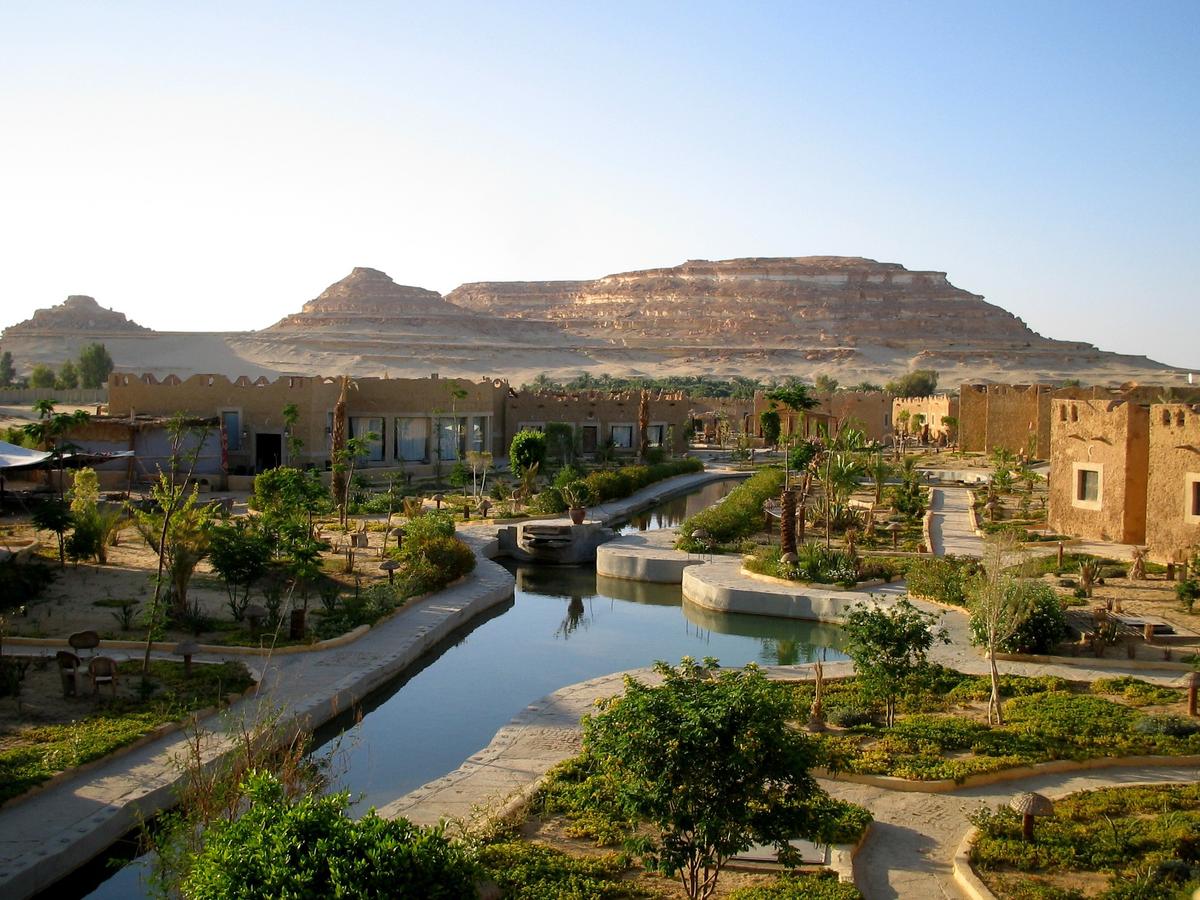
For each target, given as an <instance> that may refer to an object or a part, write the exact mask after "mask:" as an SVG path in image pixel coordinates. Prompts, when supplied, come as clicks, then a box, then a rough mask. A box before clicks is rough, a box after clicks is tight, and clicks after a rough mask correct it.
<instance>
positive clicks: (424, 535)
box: [401, 510, 454, 548]
mask: <svg viewBox="0 0 1200 900" xmlns="http://www.w3.org/2000/svg"><path fill="white" fill-rule="evenodd" d="M435 537H454V516H452V515H451V514H450V513H448V512H438V511H432V510H431V511H429V512H427V513H425V514H424V515H422V516H417V517H416V518H415V519H409V521H408V524H406V525H405V526H404V540H403V543H402V545H401V547H402V548H403V547H407V546H409V545H410V544H420V543H423V542H424V541H427V540H429V539H430V538H435Z"/></svg>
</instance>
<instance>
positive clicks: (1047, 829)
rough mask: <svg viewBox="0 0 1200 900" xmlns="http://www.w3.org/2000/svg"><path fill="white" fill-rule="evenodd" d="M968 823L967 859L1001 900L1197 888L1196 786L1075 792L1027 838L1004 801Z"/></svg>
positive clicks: (1147, 895) (1164, 893) (1176, 898)
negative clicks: (971, 831)
mask: <svg viewBox="0 0 1200 900" xmlns="http://www.w3.org/2000/svg"><path fill="white" fill-rule="evenodd" d="M973 822H974V824H975V825H976V827H977V828H978V829H979V832H978V836H977V837H976V840H975V844H974V846H973V847H972V849H971V864H972V866H974V867H975V869H976V871H978V872H979V873H980V875H981V876H982V877H983V879H984V881H985V882H986V883H987V885H988V887H990V888H991V889H992V890H993V891H994V892H995V893H996V895H997V896H998V897H1000V898H1002V900H1010V898H1011V900H1083V898H1085V897H1096V898H1104V900H1186V898H1190V897H1192V896H1193V891H1196V890H1197V889H1200V837H1198V836H1200V785H1197V784H1186V785H1155V786H1144V787H1123V788H1109V789H1104V790H1096V791H1085V792H1083V793H1079V794H1072V795H1071V796H1069V797H1064V798H1062V799H1060V800H1056V801H1054V813H1053V815H1051V816H1047V817H1044V818H1041V819H1039V820H1038V822H1037V827H1036V829H1035V832H1034V837H1033V840H1032V841H1024V840H1022V839H1021V817H1020V815H1019V814H1017V813H1015V812H1013V811H1012V810H1011V809H1008V808H1007V807H1000V808H999V809H997V810H994V811H993V810H988V809H984V810H981V811H980V812H979V813H977V814H976V815H975V816H974V817H973ZM1081 887H1082V888H1083V889H1081Z"/></svg>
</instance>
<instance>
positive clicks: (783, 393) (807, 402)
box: [767, 384, 819, 412]
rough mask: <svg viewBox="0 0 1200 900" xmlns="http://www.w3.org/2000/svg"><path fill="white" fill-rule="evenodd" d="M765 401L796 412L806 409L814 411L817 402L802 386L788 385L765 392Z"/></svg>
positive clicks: (805, 386) (804, 386) (806, 388)
mask: <svg viewBox="0 0 1200 900" xmlns="http://www.w3.org/2000/svg"><path fill="white" fill-rule="evenodd" d="M767 399H768V400H772V401H774V402H775V403H782V404H783V405H784V406H786V407H787V408H788V409H792V410H795V411H796V412H803V411H804V410H806V409H815V408H816V407H817V406H818V405H819V402H818V400H817V398H816V397H814V396H813V395H812V394H811V393H810V392H809V389H808V386H807V385H804V384H790V385H785V386H782V387H777V388H774V389H773V390H770V391H767Z"/></svg>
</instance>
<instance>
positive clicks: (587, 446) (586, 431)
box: [580, 425, 600, 453]
mask: <svg viewBox="0 0 1200 900" xmlns="http://www.w3.org/2000/svg"><path fill="white" fill-rule="evenodd" d="M599 436H600V428H599V426H596V425H584V426H583V427H582V428H581V429H580V443H581V444H582V446H581V448H580V449H581V451H582V452H583V453H595V452H596V444H597V443H598V442H599V441H598V438H599Z"/></svg>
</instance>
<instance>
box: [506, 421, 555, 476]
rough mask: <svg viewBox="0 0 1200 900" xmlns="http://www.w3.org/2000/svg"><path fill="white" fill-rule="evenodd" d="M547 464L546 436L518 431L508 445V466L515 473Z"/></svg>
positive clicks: (538, 432) (535, 432)
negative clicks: (533, 466)
mask: <svg viewBox="0 0 1200 900" xmlns="http://www.w3.org/2000/svg"><path fill="white" fill-rule="evenodd" d="M545 462H546V435H544V434H542V433H541V432H540V431H529V430H526V431H518V432H517V433H516V434H514V435H513V439H512V443H510V444H509V445H508V466H509V468H510V469H512V471H513V472H514V473H517V472H524V471H525V470H526V469H528V468H529V467H530V466H532V465H537V466H539V467H540V466H542V465H543V464H544V463H545Z"/></svg>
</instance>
